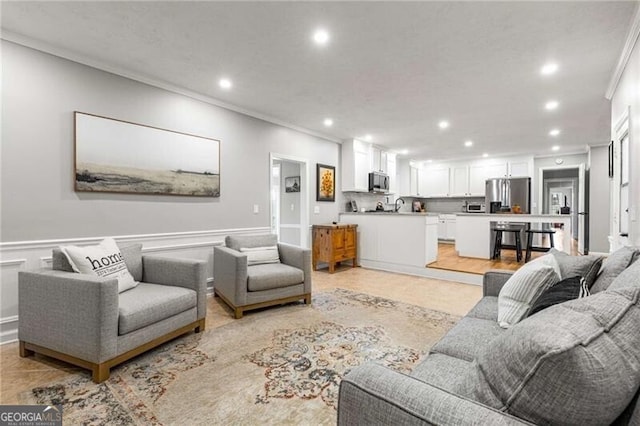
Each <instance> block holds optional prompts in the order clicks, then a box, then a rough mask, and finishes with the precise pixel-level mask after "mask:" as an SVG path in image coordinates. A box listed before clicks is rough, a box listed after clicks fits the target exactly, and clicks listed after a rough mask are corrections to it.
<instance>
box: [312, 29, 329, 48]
mask: <svg viewBox="0 0 640 426" xmlns="http://www.w3.org/2000/svg"><path fill="white" fill-rule="evenodd" d="M313 41H314V42H315V43H316V44H317V45H320V46H324V45H325V44H327V43H328V42H329V33H328V32H327V31H326V30H323V29H318V30H316V32H314V33H313Z"/></svg>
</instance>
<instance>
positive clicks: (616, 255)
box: [591, 247, 638, 293]
mask: <svg viewBox="0 0 640 426" xmlns="http://www.w3.org/2000/svg"><path fill="white" fill-rule="evenodd" d="M637 254H638V249H636V248H635V247H622V248H619V249H618V250H616V251H614V252H613V253H611V255H609V257H607V258H606V259H605V260H604V262H603V263H602V269H601V271H600V273H599V274H598V277H597V278H596V281H595V282H594V283H593V286H592V287H591V293H598V292H600V291H604V290H606V289H607V288H609V285H611V283H612V282H613V280H615V279H616V277H617V276H618V275H620V273H621V272H622V271H624V270H625V269H626V268H627V267H628V266H629V265H630V264H631V263H632V262H633V261H634V260H635V259H636V255H637Z"/></svg>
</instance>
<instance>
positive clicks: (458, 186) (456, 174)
mask: <svg viewBox="0 0 640 426" xmlns="http://www.w3.org/2000/svg"><path fill="white" fill-rule="evenodd" d="M450 173H451V181H450V182H449V184H450V188H449V195H450V196H451V197H466V196H468V195H470V191H469V166H467V165H458V166H454V167H451V169H450Z"/></svg>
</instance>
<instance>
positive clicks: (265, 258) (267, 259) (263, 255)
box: [240, 246, 280, 266]
mask: <svg viewBox="0 0 640 426" xmlns="http://www.w3.org/2000/svg"><path fill="white" fill-rule="evenodd" d="M240 252H241V253H244V254H246V255H247V266H252V265H262V264H263V263H280V254H279V253H278V246H268V247H248V248H245V247H241V248H240Z"/></svg>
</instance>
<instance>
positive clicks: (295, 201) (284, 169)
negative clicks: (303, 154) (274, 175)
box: [280, 161, 302, 245]
mask: <svg viewBox="0 0 640 426" xmlns="http://www.w3.org/2000/svg"><path fill="white" fill-rule="evenodd" d="M280 164H281V169H280V224H281V225H285V227H284V228H282V227H281V228H280V241H282V242H283V243H289V244H294V245H300V232H301V229H300V198H301V194H302V193H301V192H286V190H285V184H284V183H285V179H286V178H288V177H292V176H300V164H298V163H293V162H291V161H280ZM301 183H302V182H301ZM286 225H290V226H286ZM291 225H293V226H291ZM296 225H297V226H298V227H297V228H295V226H296Z"/></svg>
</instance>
